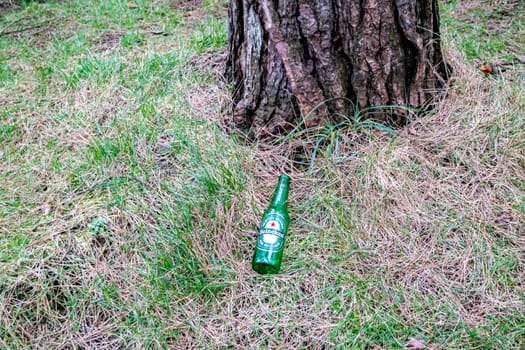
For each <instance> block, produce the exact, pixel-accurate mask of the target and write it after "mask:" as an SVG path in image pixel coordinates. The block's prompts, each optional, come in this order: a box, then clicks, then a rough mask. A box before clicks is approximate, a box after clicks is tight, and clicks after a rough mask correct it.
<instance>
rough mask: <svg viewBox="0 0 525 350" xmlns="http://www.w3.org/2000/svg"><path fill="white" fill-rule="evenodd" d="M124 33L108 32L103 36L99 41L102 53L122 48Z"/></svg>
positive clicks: (98, 45)
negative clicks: (121, 42) (121, 41)
mask: <svg viewBox="0 0 525 350" xmlns="http://www.w3.org/2000/svg"><path fill="white" fill-rule="evenodd" d="M122 35H124V32H118V31H117V32H107V33H104V34H102V35H101V36H100V37H99V38H98V40H97V48H98V49H99V50H100V51H108V50H113V49H117V48H118V47H120V37H122Z"/></svg>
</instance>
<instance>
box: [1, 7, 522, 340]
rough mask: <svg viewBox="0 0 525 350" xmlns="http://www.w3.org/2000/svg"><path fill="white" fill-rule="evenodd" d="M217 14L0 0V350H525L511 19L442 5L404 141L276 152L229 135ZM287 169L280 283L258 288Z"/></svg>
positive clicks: (363, 128) (379, 136)
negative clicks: (442, 67) (263, 242)
mask: <svg viewBox="0 0 525 350" xmlns="http://www.w3.org/2000/svg"><path fill="white" fill-rule="evenodd" d="M225 16H226V5H225V3H224V1H218V0H202V1H198V0H193V1H191V0H188V1H170V0H155V1H145V0H131V1H127V0H107V1H98V0H89V1H88V0H85V1H79V0H72V1H58V0H55V1H15V0H13V1H9V0H7V1H6V0H3V1H1V0H0V348H2V349H23V348H31V349H48V348H53V349H114V348H137V349H143V348H159V349H161V348H180V349H189V348H209V349H215V348H234V349H237V348H254V349H258V348H282V349H295V348H312V349H327V348H341V349H352V348H366V349H391V348H403V347H412V348H420V349H422V348H427V349H474V348H476V349H518V348H520V347H522V346H523V339H525V285H524V279H525V236H524V233H525V152H524V149H525V118H524V111H525V65H524V61H525V58H524V56H525V52H524V48H525V4H524V3H523V1H503V2H501V1H484V0H472V1H470V0H469V1H446V2H444V3H442V4H441V18H442V39H443V47H444V51H445V56H446V58H447V61H448V63H449V64H450V65H451V67H452V68H453V75H452V79H451V86H450V88H449V90H448V93H447V97H446V98H445V99H444V100H443V101H441V102H440V103H439V105H438V107H437V109H436V110H435V112H434V113H431V114H429V115H427V116H425V117H424V118H421V119H418V120H415V121H413V122H412V123H410V124H409V125H407V126H406V127H405V128H403V129H401V130H399V133H398V134H396V135H393V134H392V133H389V132H385V130H384V129H381V128H369V127H367V125H366V124H359V123H356V124H354V125H351V126H348V127H346V128H340V129H334V128H326V129H321V130H319V132H318V133H315V135H313V134H311V135H310V136H308V137H306V136H304V135H301V134H300V133H293V134H291V135H289V136H287V137H283V138H282V139H280V140H278V141H276V142H272V143H264V142H258V143H249V142H245V141H243V140H242V138H240V137H239V136H238V135H235V134H228V133H227V132H225V129H226V128H225V127H224V125H227V122H228V115H227V114H225V113H223V112H221V111H222V106H223V105H224V104H225V103H228V98H227V90H228V89H227V86H225V84H224V83H222V82H221V81H220V74H221V69H222V65H223V64H224V52H225V47H226V44H227V27H226V17H225ZM485 62H486V63H488V64H490V65H492V66H495V67H496V68H497V69H495V71H496V73H497V74H484V73H483V72H482V71H480V66H482V65H483V64H484V63H485ZM297 147H300V148H301V149H302V150H304V151H305V152H306V158H305V159H306V161H305V164H304V165H303V166H298V164H297V162H296V159H294V152H295V151H296V150H297ZM283 172H286V173H288V174H290V175H291V177H292V188H291V196H290V204H289V207H290V215H291V225H290V232H289V235H288V240H287V246H286V251H285V258H284V261H283V268H282V273H281V274H279V275H274V276H260V275H257V274H255V273H254V272H253V271H252V270H251V266H250V263H251V257H252V253H253V249H254V243H255V237H256V233H257V228H258V225H259V220H260V218H261V215H262V212H263V210H264V209H265V207H266V206H267V205H268V202H269V197H270V196H271V193H272V190H273V186H274V185H275V183H276V180H277V177H278V175H279V174H280V173H283Z"/></svg>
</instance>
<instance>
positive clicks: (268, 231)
mask: <svg viewBox="0 0 525 350" xmlns="http://www.w3.org/2000/svg"><path fill="white" fill-rule="evenodd" d="M284 222H285V221H284V216H283V215H281V214H280V213H275V212H274V213H270V214H268V215H266V216H265V217H264V219H263V222H262V225H261V230H260V231H259V237H258V239H257V249H259V250H264V251H269V252H276V251H279V250H280V249H281V248H282V246H283V243H284V229H285V223H284Z"/></svg>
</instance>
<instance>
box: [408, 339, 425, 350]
mask: <svg viewBox="0 0 525 350" xmlns="http://www.w3.org/2000/svg"><path fill="white" fill-rule="evenodd" d="M405 347H407V348H410V349H425V341H424V340H422V339H416V338H408V341H407V343H406V344H405Z"/></svg>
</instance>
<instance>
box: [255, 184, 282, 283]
mask: <svg viewBox="0 0 525 350" xmlns="http://www.w3.org/2000/svg"><path fill="white" fill-rule="evenodd" d="M289 187H290V177H289V176H288V175H281V176H280V177H279V183H278V184H277V187H276V189H275V192H274V194H273V199H272V203H271V204H270V206H269V207H268V209H266V210H265V211H264V214H263V217H262V223H261V229H260V231H259V236H258V237H257V246H256V247H255V253H254V254H253V262H252V267H253V269H254V270H255V271H257V272H259V273H261V274H274V273H278V272H279V269H280V268H281V259H282V257H283V248H284V239H285V236H286V232H287V231H288V224H289V222H290V218H289V216H288V189H289Z"/></svg>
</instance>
